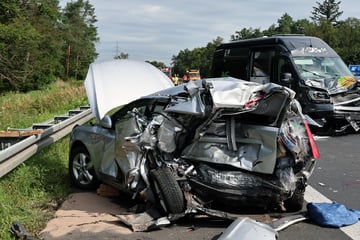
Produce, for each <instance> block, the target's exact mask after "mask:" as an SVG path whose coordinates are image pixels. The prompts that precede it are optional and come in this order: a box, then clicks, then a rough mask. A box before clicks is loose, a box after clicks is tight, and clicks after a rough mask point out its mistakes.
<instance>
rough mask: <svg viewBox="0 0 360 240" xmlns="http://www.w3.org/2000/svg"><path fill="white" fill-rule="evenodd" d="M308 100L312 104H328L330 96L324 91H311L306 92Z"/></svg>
mask: <svg viewBox="0 0 360 240" xmlns="http://www.w3.org/2000/svg"><path fill="white" fill-rule="evenodd" d="M308 96H309V98H310V99H311V100H312V101H314V102H321V103H330V96H329V94H328V93H327V92H324V91H313V90H310V91H309V92H308Z"/></svg>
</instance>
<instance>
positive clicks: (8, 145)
mask: <svg viewBox="0 0 360 240" xmlns="http://www.w3.org/2000/svg"><path fill="white" fill-rule="evenodd" d="M93 117H94V116H93V114H92V112H91V109H90V107H80V108H79V109H76V110H70V111H69V112H68V114H67V115H63V116H56V117H54V119H52V120H49V121H46V122H44V123H35V124H33V126H32V127H31V128H29V129H43V131H42V132H41V133H39V134H35V135H31V136H28V137H24V138H22V137H19V138H15V139H14V138H13V139H12V140H9V138H6V139H5V138H1V137H0V143H1V148H0V178H1V177H3V176H4V175H6V174H7V173H9V172H10V171H12V170H13V169H14V168H16V167H17V166H18V165H20V164H21V163H23V162H24V161H25V160H27V159H28V158H30V157H31V156H33V155H34V154H36V153H37V152H38V151H40V150H41V149H43V148H45V147H47V146H49V145H50V144H52V143H54V142H56V141H58V140H60V139H61V138H63V137H65V136H66V135H68V134H69V133H70V132H71V130H72V129H73V128H74V126H76V125H82V124H84V123H86V122H88V121H90V120H91V119H92V118H93ZM29 129H22V130H29ZM15 131H16V129H15ZM19 131H20V129H19Z"/></svg>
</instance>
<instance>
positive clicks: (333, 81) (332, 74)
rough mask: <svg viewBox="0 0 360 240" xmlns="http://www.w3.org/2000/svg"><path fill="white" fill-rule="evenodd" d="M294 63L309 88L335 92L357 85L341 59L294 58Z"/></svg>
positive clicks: (324, 57)
mask: <svg viewBox="0 0 360 240" xmlns="http://www.w3.org/2000/svg"><path fill="white" fill-rule="evenodd" d="M294 62H295V64H296V67H297V70H298V72H299V74H300V76H301V78H302V79H303V80H304V81H305V84H306V85H308V86H311V87H318V88H324V89H328V90H334V89H339V88H347V87H350V86H352V85H353V84H355V83H356V81H355V78H353V75H352V73H351V72H350V70H349V69H348V68H347V66H346V65H345V63H344V62H343V61H342V60H341V58H339V57H326V56H296V57H295V56H294Z"/></svg>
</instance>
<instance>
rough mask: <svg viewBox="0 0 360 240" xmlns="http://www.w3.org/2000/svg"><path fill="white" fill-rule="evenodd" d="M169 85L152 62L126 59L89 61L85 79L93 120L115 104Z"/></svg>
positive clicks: (168, 80) (127, 101) (123, 102)
mask: <svg viewBox="0 0 360 240" xmlns="http://www.w3.org/2000/svg"><path fill="white" fill-rule="evenodd" d="M173 86H174V84H173V82H172V81H171V79H169V78H168V77H167V76H166V75H165V74H164V73H163V72H161V71H160V70H159V69H157V68H156V67H154V66H153V65H151V64H149V63H146V62H140V61H133V60H127V59H126V60H125V59H122V60H112V61H106V62H95V63H92V64H90V67H89V70H88V73H87V76H86V79H85V88H86V94H87V97H88V100H89V104H90V107H91V110H92V112H93V114H94V115H95V117H96V120H97V121H100V119H102V118H103V117H104V116H105V114H106V113H107V112H108V111H110V110H111V109H113V108H115V107H118V106H121V105H124V104H127V103H129V102H131V101H133V100H136V99H138V98H140V97H142V96H145V95H148V94H151V93H154V92H157V91H160V90H163V89H166V88H169V87H173Z"/></svg>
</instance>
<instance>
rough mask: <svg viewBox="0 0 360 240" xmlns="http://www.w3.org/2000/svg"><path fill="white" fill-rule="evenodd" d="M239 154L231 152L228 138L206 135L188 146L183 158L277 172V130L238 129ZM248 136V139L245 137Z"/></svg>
mask: <svg viewBox="0 0 360 240" xmlns="http://www.w3.org/2000/svg"><path fill="white" fill-rule="evenodd" d="M236 131H237V134H236V135H237V136H239V137H238V138H236V143H237V145H238V149H237V151H233V150H229V149H228V145H227V141H226V136H215V135H213V136H211V135H210V136H209V135H206V134H205V135H204V136H202V137H201V138H200V139H198V140H197V141H195V142H194V143H192V144H190V145H189V146H187V147H186V148H185V149H184V150H183V152H182V156H181V157H182V158H184V159H190V160H196V161H202V162H212V163H216V164H224V165H231V166H233V167H237V168H241V169H245V170H249V171H254V172H261V173H269V174H271V173H273V171H274V166H275V162H276V149H277V147H276V146H277V134H278V131H279V129H278V128H275V127H267V126H259V125H242V126H241V127H239V128H237V129H236ZM241 136H246V137H241Z"/></svg>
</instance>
